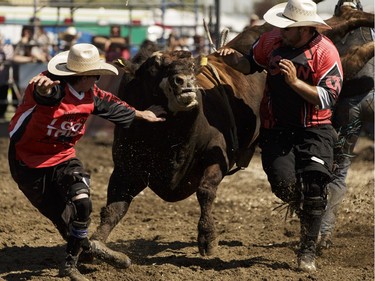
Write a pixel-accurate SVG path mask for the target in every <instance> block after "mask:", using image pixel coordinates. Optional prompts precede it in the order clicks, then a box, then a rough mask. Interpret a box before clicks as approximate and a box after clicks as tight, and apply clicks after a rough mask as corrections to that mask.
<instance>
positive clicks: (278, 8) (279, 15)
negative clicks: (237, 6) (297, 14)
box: [263, 3, 331, 29]
mask: <svg viewBox="0 0 375 281" xmlns="http://www.w3.org/2000/svg"><path fill="white" fill-rule="evenodd" d="M286 5H287V3H280V4H278V5H275V6H274V7H272V8H271V9H269V10H268V11H267V13H265V14H264V16H263V19H264V20H265V21H266V22H268V23H269V24H271V25H273V26H276V27H279V28H287V27H299V26H315V27H320V28H323V29H331V27H330V26H329V25H328V24H326V23H325V22H324V21H323V19H322V18H321V17H319V16H318V15H316V16H315V17H314V18H311V19H309V20H307V21H294V20H291V19H289V18H287V17H285V16H284V15H283V12H284V10H285V7H286Z"/></svg>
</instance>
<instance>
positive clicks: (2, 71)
mask: <svg viewBox="0 0 375 281" xmlns="http://www.w3.org/2000/svg"><path fill="white" fill-rule="evenodd" d="M121 31H122V30H121V25H117V24H115V25H111V26H110V31H109V34H108V36H94V37H92V38H90V39H89V40H90V41H91V42H88V41H89V40H87V38H82V37H81V35H82V33H81V32H79V31H78V30H77V28H76V27H74V26H73V25H71V26H68V27H67V28H66V29H65V30H63V31H61V32H58V33H57V34H53V33H52V32H47V31H46V28H44V27H43V25H42V24H41V21H40V19H39V18H31V19H30V21H29V24H27V25H24V26H23V27H22V29H21V35H20V40H19V41H18V42H16V43H14V42H13V43H12V42H11V41H10V40H9V39H8V38H4V36H2V34H1V32H0V122H2V121H6V119H7V118H6V112H7V110H9V109H10V108H11V107H12V106H13V107H14V108H15V107H16V106H17V104H18V100H19V98H20V93H19V92H22V90H23V89H22V87H20V85H19V82H22V81H19V80H22V78H19V77H18V74H19V73H18V72H19V66H20V65H23V66H25V64H35V65H41V66H42V65H43V64H46V63H48V61H49V60H50V59H51V58H52V57H53V56H54V55H56V54H57V53H59V52H62V51H67V50H69V49H70V47H71V46H72V45H73V44H75V43H92V44H94V45H95V46H96V47H97V48H98V49H99V51H100V52H101V56H102V58H103V59H105V60H106V61H107V62H112V61H113V60H116V59H118V58H120V57H121V58H125V59H130V58H132V57H133V56H134V55H135V54H136V52H137V49H138V48H137V47H135V48H134V46H131V45H130V42H129V41H130V40H129V37H128V36H122V35H121V34H122V32H121ZM145 41H149V40H148V39H146V40H145ZM155 43H156V44H158V45H159V46H160V49H163V48H164V49H167V50H188V51H191V52H192V53H193V55H199V54H202V53H207V51H208V50H207V48H206V46H205V40H204V37H203V36H199V35H195V36H187V35H183V34H179V32H176V31H174V30H173V31H172V32H171V33H170V35H169V38H168V39H167V40H164V42H161V41H160V42H159V41H158V40H156V41H155ZM162 44H163V46H162ZM37 69H38V67H36V68H34V70H35V71H37ZM8 119H9V118H8Z"/></svg>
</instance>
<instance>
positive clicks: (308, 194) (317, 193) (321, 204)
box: [302, 172, 327, 216]
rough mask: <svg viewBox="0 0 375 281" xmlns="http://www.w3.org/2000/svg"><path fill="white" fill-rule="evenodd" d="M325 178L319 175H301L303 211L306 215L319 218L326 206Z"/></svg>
mask: <svg viewBox="0 0 375 281" xmlns="http://www.w3.org/2000/svg"><path fill="white" fill-rule="evenodd" d="M325 182H326V176H325V175H323V174H321V173H318V172H317V173H309V174H305V175H303V190H302V193H303V203H302V204H303V209H304V211H305V212H306V213H308V214H311V215H317V216H320V215H322V214H323V213H324V210H325V207H326V205H327V196H326V190H325Z"/></svg>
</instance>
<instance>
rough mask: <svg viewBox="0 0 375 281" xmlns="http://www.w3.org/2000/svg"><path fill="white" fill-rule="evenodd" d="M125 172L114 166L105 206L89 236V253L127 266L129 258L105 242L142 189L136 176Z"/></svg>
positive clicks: (117, 265)
mask: <svg viewBox="0 0 375 281" xmlns="http://www.w3.org/2000/svg"><path fill="white" fill-rule="evenodd" d="M125 175H126V173H125V172H124V171H123V170H121V169H118V168H116V167H115V169H114V170H113V172H112V175H111V178H110V180H109V185H108V194H107V206H105V207H104V208H102V210H101V213H100V224H99V226H98V227H97V229H96V231H95V232H94V233H93V235H92V236H91V238H90V240H91V254H92V255H93V256H94V257H96V258H98V259H101V260H103V261H105V262H107V263H109V264H111V265H113V266H115V267H118V268H127V267H129V266H130V264H131V261H130V258H129V257H128V256H127V255H125V254H124V253H121V252H117V251H113V250H111V249H109V248H108V247H107V246H106V245H105V242H106V240H107V238H108V236H109V235H110V233H111V232H112V230H113V229H114V228H115V226H116V225H117V224H118V223H119V222H120V221H121V219H122V218H123V217H124V216H125V215H126V213H127V211H128V209H129V206H130V203H131V201H132V200H133V198H134V197H135V196H136V195H138V194H139V192H141V191H142V190H143V189H144V183H143V181H141V180H138V181H137V180H136V178H137V177H131V178H125Z"/></svg>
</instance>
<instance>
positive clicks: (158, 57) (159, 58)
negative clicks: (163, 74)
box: [152, 51, 163, 66]
mask: <svg viewBox="0 0 375 281" xmlns="http://www.w3.org/2000/svg"><path fill="white" fill-rule="evenodd" d="M152 57H153V58H154V60H155V62H156V63H157V65H158V66H160V65H161V63H162V57H163V52H161V51H157V52H154V53H153V54H152Z"/></svg>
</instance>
